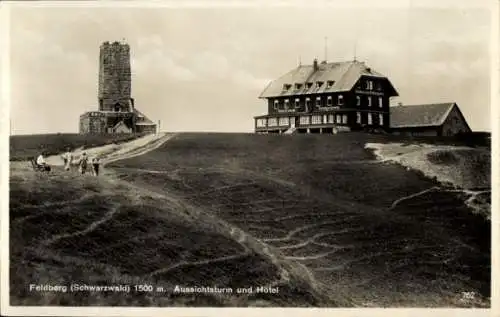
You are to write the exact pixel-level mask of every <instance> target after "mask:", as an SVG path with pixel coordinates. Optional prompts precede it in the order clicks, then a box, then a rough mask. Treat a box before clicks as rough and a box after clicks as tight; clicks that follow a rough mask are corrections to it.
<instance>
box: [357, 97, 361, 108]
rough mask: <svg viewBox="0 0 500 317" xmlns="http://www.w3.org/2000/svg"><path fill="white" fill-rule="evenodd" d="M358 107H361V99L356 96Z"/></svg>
mask: <svg viewBox="0 0 500 317" xmlns="http://www.w3.org/2000/svg"><path fill="white" fill-rule="evenodd" d="M356 106H358V107H359V106H361V97H360V96H356Z"/></svg>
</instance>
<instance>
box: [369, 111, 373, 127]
mask: <svg viewBox="0 0 500 317" xmlns="http://www.w3.org/2000/svg"><path fill="white" fill-rule="evenodd" d="M368 124H370V125H371V124H373V121H372V114H371V113H368Z"/></svg>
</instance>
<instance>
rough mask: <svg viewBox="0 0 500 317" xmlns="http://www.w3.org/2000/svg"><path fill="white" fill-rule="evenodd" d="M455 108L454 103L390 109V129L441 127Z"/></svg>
mask: <svg viewBox="0 0 500 317" xmlns="http://www.w3.org/2000/svg"><path fill="white" fill-rule="evenodd" d="M455 106H456V103H454V102H447V103H436V104H424V105H411V106H410V105H409V106H395V107H391V108H390V113H391V128H410V127H437V126H441V125H442V124H443V123H444V121H445V120H446V118H447V117H448V114H449V113H450V112H451V110H452V109H453V107H455ZM457 107H458V106H457Z"/></svg>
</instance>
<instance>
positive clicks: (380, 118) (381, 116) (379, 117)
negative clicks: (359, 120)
mask: <svg viewBox="0 0 500 317" xmlns="http://www.w3.org/2000/svg"><path fill="white" fill-rule="evenodd" d="M378 124H379V125H384V115H383V114H381V113H379V115H378Z"/></svg>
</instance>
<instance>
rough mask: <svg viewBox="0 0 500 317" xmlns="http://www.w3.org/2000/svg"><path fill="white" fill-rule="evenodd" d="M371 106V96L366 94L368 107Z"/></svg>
mask: <svg viewBox="0 0 500 317" xmlns="http://www.w3.org/2000/svg"><path fill="white" fill-rule="evenodd" d="M371 106H372V97H371V96H368V107H371Z"/></svg>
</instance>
